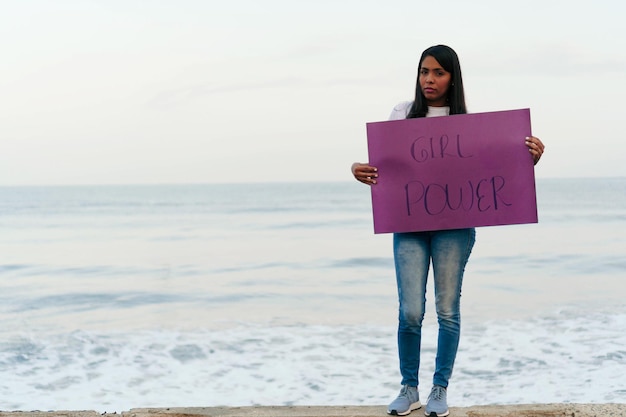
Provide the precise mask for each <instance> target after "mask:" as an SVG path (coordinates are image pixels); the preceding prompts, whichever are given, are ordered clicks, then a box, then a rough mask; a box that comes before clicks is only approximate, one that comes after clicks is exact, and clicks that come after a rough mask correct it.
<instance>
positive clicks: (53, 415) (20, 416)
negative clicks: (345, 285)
mask: <svg viewBox="0 0 626 417" xmlns="http://www.w3.org/2000/svg"><path fill="white" fill-rule="evenodd" d="M107 414H108V413H104V414H100V413H98V412H96V411H0V417H97V416H102V415H107ZM114 414H118V413H114ZM109 415H110V414H109ZM121 415H122V416H123V417H156V416H158V417H194V416H198V417H250V416H253V417H380V416H385V415H387V414H386V408H385V406H343V407H341V406H294V407H286V406H276V407H271V406H263V407H176V408H137V409H131V410H129V411H124V412H122V413H121ZM423 415H424V414H423V411H422V409H420V410H417V411H414V412H413V413H411V416H423ZM450 416H451V417H542V416H546V417H623V416H626V404H529V405H525V404H522V405H489V406H472V407H451V408H450Z"/></svg>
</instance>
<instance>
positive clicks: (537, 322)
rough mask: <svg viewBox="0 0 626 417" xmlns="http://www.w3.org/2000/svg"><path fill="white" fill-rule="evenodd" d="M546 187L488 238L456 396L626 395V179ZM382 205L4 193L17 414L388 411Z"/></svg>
mask: <svg viewBox="0 0 626 417" xmlns="http://www.w3.org/2000/svg"><path fill="white" fill-rule="evenodd" d="M537 194H538V205H539V223H538V224H532V225H516V226H499V227H485V228H479V229H478V231H477V242H476V246H475V248H474V251H473V254H472V257H471V258H470V262H469V264H468V267H467V270H466V274H465V279H464V287H463V297H462V312H463V328H462V338H461V346H460V350H459V354H458V357H457V362H456V366H455V371H454V375H453V377H452V381H451V384H450V388H449V394H448V397H449V402H450V405H451V406H468V405H474V404H493V403H499V404H518V403H539V402H592V403H593V402H619V403H624V402H626V377H625V376H624V375H626V302H625V301H624V300H625V296H626V178H604V179H539V180H538V181H537ZM370 210H371V206H370V197H369V192H368V190H367V187H365V186H363V185H361V184H358V183H356V182H355V183H322V184H315V183H306V184H295V183H293V184H292V183H284V184H237V185H172V186H97V187H79V186H76V187H3V188H0V277H1V279H2V291H1V292H0V319H1V321H0V323H1V324H0V410H52V409H56V410H59V409H91V410H97V411H100V412H105V411H106V412H116V411H118V412H119V411H124V410H128V409H130V408H137V407H183V406H185V407H191V406H221V405H226V406H246V405H349V404H356V405H378V404H387V403H388V402H389V401H390V400H391V399H393V397H394V396H395V395H396V393H397V390H398V389H399V381H400V377H399V372H398V370H397V367H398V363H397V355H396V344H395V326H396V320H397V298H396V289H395V277H394V273H393V260H392V253H391V236H390V235H374V234H373V227H372V220H371V211H370ZM429 290H430V292H429V293H430V294H431V293H432V288H429ZM432 304H433V303H432V302H431V300H429V301H428V303H427V305H428V308H429V310H428V313H427V316H426V319H425V323H424V335H423V343H422V345H423V353H422V363H423V365H422V370H421V372H420V378H421V381H422V384H421V387H420V388H421V390H422V391H424V393H427V392H428V391H429V390H430V379H431V375H432V372H433V367H434V356H435V348H436V345H435V343H436V331H437V326H436V319H435V314H434V306H433V305H432Z"/></svg>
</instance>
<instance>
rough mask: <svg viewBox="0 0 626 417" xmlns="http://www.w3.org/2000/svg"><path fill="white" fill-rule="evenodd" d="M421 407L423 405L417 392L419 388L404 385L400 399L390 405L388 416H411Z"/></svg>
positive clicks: (399, 395)
mask: <svg viewBox="0 0 626 417" xmlns="http://www.w3.org/2000/svg"><path fill="white" fill-rule="evenodd" d="M421 406H422V403H420V394H419V392H418V391H417V387H409V386H408V385H403V386H402V389H401V390H400V394H398V398H396V399H395V400H393V401H392V402H391V404H389V408H387V414H391V415H394V416H406V415H409V414H411V411H413V410H417V409H418V408H420V407H421Z"/></svg>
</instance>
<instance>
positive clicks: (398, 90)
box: [0, 0, 626, 185]
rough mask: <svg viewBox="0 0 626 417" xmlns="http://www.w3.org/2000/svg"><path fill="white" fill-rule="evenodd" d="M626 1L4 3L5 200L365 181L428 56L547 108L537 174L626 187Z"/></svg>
mask: <svg viewBox="0 0 626 417" xmlns="http://www.w3.org/2000/svg"><path fill="white" fill-rule="evenodd" d="M625 5H626V2H623V1H618V0H615V1H610V0H596V1H593V2H591V1H578V0H569V1H552V0H541V1H538V0H526V1H523V2H505V1H502V0H472V1H467V0H448V1H439V2H434V1H422V0H398V1H393V2H388V1H382V0H379V1H369V0H315V1H313V0H312V1H298V0H265V1H264V0H241V1H237V0H229V1H226V0H224V1H213V0H205V1H200V0H169V1H165V0H143V1H139V0H47V1H43V0H40V1H36V0H2V1H0V185H22V184H124V183H129V184H130V183H132V184H137V183H209V182H221V183H223V182H259V181H261V182H263V181H349V180H351V178H352V177H351V175H350V170H349V167H350V164H351V163H352V162H353V161H357V160H360V161H365V160H366V159H367V158H366V155H367V147H366V136H365V124H366V123H367V122H372V121H380V120H385V119H386V118H387V117H388V116H389V113H390V111H391V109H392V108H393V106H394V105H395V104H396V103H398V102H400V101H404V100H410V99H412V96H413V91H414V88H415V75H416V67H417V64H418V59H419V56H420V54H421V52H422V50H424V49H425V48H426V47H428V46H431V45H434V44H439V43H444V44H447V45H449V46H451V47H452V48H454V49H455V50H456V51H457V53H458V54H459V57H460V59H461V66H462V70H463V75H464V81H465V87H466V97H467V101H468V106H469V110H470V112H484V111H497V110H509V109H517V108H530V109H531V119H532V127H533V133H534V135H535V136H538V137H540V138H541V139H542V140H543V141H544V143H545V144H546V154H545V156H544V158H543V159H542V161H541V163H540V165H538V166H537V168H536V174H537V177H546V178H547V177H584V176H626V134H625V133H624V130H623V129H622V128H621V127H620V126H621V122H622V121H623V120H624V112H625V109H624V108H623V103H624V97H625V94H626V29H625V28H626V25H624V22H623V20H624V17H625V16H626V6H625Z"/></svg>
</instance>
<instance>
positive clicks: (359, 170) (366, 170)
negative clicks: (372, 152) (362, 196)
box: [352, 162, 378, 185]
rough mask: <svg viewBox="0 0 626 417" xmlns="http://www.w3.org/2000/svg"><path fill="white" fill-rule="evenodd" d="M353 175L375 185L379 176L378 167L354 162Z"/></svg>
mask: <svg viewBox="0 0 626 417" xmlns="http://www.w3.org/2000/svg"><path fill="white" fill-rule="evenodd" d="M352 175H354V178H356V180H357V181H360V182H362V183H363V184H367V185H374V184H376V178H378V168H376V167H373V166H370V165H368V164H362V163H360V162H355V163H354V164H352Z"/></svg>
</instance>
